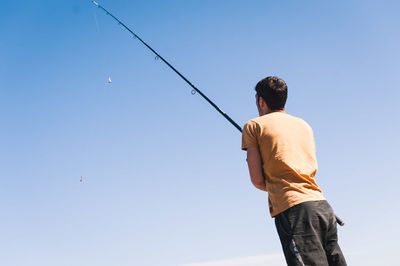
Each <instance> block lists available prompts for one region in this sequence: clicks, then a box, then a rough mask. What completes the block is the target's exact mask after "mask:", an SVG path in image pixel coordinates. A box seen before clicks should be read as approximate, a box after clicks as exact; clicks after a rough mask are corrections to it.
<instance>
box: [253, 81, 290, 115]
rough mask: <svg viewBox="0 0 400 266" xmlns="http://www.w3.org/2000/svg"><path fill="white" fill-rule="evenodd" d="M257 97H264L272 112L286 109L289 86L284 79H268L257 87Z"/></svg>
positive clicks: (260, 82)
mask: <svg viewBox="0 0 400 266" xmlns="http://www.w3.org/2000/svg"><path fill="white" fill-rule="evenodd" d="M256 92H257V97H262V98H263V99H264V101H265V102H266V104H267V105H268V108H269V109H271V110H272V111H275V110H282V109H284V108H285V104H286V99H287V85H286V83H285V81H283V79H281V78H278V77H276V76H270V77H266V78H264V79H262V80H260V81H259V82H258V83H257V85H256Z"/></svg>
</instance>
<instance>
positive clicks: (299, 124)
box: [242, 112, 325, 216]
mask: <svg viewBox="0 0 400 266" xmlns="http://www.w3.org/2000/svg"><path fill="white" fill-rule="evenodd" d="M242 143H243V144H242V149H247V148H250V147H256V146H257V147H258V148H259V150H260V154H261V157H262V162H263V172H264V176H265V180H266V186H267V191H268V196H269V205H270V212H271V216H275V215H277V214H278V213H280V212H282V211H284V210H286V209H288V208H290V207H292V206H294V205H297V204H299V203H302V202H305V201H314V200H324V199H325V198H324V197H323V196H322V192H321V190H320V189H319V187H318V185H317V184H316V182H315V180H314V176H315V174H316V172H317V168H318V165H317V160H316V157H315V151H316V149H315V143H314V136H313V132H312V129H311V127H310V126H309V125H308V124H307V123H306V122H305V121H303V120H302V119H300V118H297V117H294V116H291V115H288V114H286V113H284V112H272V113H269V114H266V115H263V116H260V117H257V118H255V119H252V120H250V121H249V122H247V123H246V125H245V127H244V130H243V141H242Z"/></svg>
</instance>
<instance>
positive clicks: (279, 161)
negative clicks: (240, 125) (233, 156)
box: [242, 76, 346, 266]
mask: <svg viewBox="0 0 400 266" xmlns="http://www.w3.org/2000/svg"><path fill="white" fill-rule="evenodd" d="M256 92H257V93H256V104H257V109H258V113H259V115H260V116H259V117H257V118H254V119H252V120H250V121H248V122H247V123H246V125H245V126H244V129H243V135H242V149H243V150H246V151H247V163H248V167H249V172H250V177H251V182H252V183H253V185H254V186H255V187H256V188H258V189H260V190H263V191H266V192H268V204H269V210H270V214H271V217H275V225H276V228H277V231H278V235H279V238H280V240H281V244H282V249H283V252H284V254H285V259H286V262H287V264H288V265H307V266H309V265H318V266H323V265H346V261H345V259H344V257H343V254H342V252H341V250H340V247H339V245H338V242H337V240H338V238H337V229H336V216H335V215H334V213H333V210H332V208H331V207H330V206H329V204H328V202H327V201H326V200H325V198H324V196H323V195H322V191H321V189H320V188H319V187H318V185H317V183H316V182H315V179H314V177H315V174H316V172H317V168H318V166H317V160H316V157H315V153H316V148H315V142H314V135H313V131H312V129H311V127H310V126H309V125H308V124H307V123H306V122H305V121H303V120H302V119H300V118H297V117H294V116H291V115H289V114H287V113H286V112H285V103H286V99H287V86H286V83H285V82H284V81H283V80H282V79H280V78H278V77H275V76H272V77H267V78H265V79H263V80H261V81H260V82H258V84H257V85H256Z"/></svg>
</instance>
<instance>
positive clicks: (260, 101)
mask: <svg viewBox="0 0 400 266" xmlns="http://www.w3.org/2000/svg"><path fill="white" fill-rule="evenodd" d="M258 105H259V106H260V107H261V108H263V109H265V107H267V103H266V102H265V100H264V98H263V97H259V98H258Z"/></svg>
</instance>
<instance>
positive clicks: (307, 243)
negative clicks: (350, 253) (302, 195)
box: [275, 200, 347, 266]
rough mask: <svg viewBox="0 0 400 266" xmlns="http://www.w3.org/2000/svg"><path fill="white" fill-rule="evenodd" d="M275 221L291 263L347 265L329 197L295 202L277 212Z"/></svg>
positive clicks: (321, 265) (330, 265) (288, 261)
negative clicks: (326, 199) (296, 203)
mask: <svg viewBox="0 0 400 266" xmlns="http://www.w3.org/2000/svg"><path fill="white" fill-rule="evenodd" d="M275 225H276V228H277V230H278V234H279V238H280V240H281V244H282V248H283V252H284V254H285V259H286V262H287V264H288V265H290V266H291V265H306V266H311V265H316V266H325V265H329V266H332V265H338V266H345V265H347V264H346V261H345V259H344V256H343V254H342V251H341V250H340V247H339V245H338V242H337V241H338V237H337V228H336V216H335V214H334V213H333V210H332V208H331V206H330V205H329V204H328V202H327V201H325V200H321V201H308V202H303V203H300V204H298V205H296V206H293V207H291V208H289V209H287V210H286V211H284V212H281V213H280V214H278V215H277V216H275Z"/></svg>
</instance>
